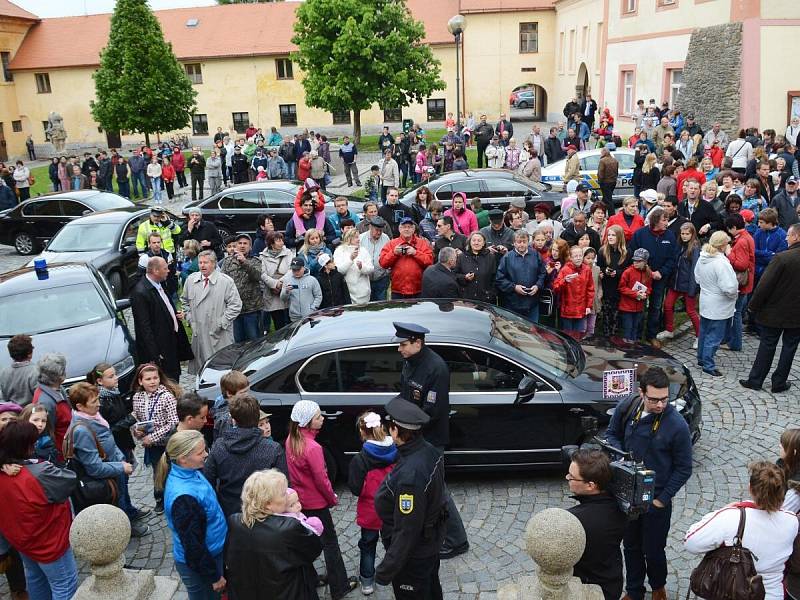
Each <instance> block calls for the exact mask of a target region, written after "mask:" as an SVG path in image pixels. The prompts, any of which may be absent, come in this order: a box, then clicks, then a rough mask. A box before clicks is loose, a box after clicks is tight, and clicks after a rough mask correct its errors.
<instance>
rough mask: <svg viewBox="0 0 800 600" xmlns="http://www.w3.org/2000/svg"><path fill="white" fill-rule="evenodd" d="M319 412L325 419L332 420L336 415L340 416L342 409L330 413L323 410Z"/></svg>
mask: <svg viewBox="0 0 800 600" xmlns="http://www.w3.org/2000/svg"><path fill="white" fill-rule="evenodd" d="M321 414H322V416H323V417H325V418H326V419H331V420H333V419H335V418H337V417H341V416H342V411H340V410H337V411H336V412H332V413H326V412H323V413H321Z"/></svg>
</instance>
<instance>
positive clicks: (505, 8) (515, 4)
mask: <svg viewBox="0 0 800 600" xmlns="http://www.w3.org/2000/svg"><path fill="white" fill-rule="evenodd" d="M554 4H555V0H461V12H462V14H465V15H466V14H469V13H481V12H516V11H523V10H546V9H550V8H553V6H554Z"/></svg>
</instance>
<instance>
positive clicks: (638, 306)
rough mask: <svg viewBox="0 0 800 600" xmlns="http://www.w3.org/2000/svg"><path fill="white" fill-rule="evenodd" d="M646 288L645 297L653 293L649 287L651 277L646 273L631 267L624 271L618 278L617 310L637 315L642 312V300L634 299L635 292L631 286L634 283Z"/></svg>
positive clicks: (650, 286)
mask: <svg viewBox="0 0 800 600" xmlns="http://www.w3.org/2000/svg"><path fill="white" fill-rule="evenodd" d="M637 281H638V282H640V283H643V284H644V285H646V286H647V295H648V296H649V295H650V292H652V291H653V286H652V285H651V282H652V277H650V276H649V275H647V271H640V270H639V269H637V268H636V267H634V266H633V265H631V266H630V267H628V268H627V269H625V271H624V272H623V273H622V277H620V278H619V294H620V295H619V307H618V308H619V310H620V311H622V312H631V313H639V312H642V311H643V310H644V303H645V301H644V300H637V299H636V292H634V291H633V284H634V283H636V282H637Z"/></svg>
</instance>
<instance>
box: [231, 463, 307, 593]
mask: <svg viewBox="0 0 800 600" xmlns="http://www.w3.org/2000/svg"><path fill="white" fill-rule="evenodd" d="M287 488H288V482H287V481H286V476H285V475H284V474H283V473H281V472H280V471H278V470H276V469H268V470H265V471H256V472H255V473H253V474H252V475H250V477H248V478H247V480H246V481H245V482H244V487H243V488H242V512H241V513H236V514H233V515H231V516H230V517H229V518H228V528H229V535H228V545H227V552H226V561H227V564H228V575H229V577H230V583H229V585H228V588H229V590H230V592H231V596H232V597H235V598H236V600H261V599H262V598H270V599H274V600H317V599H318V598H319V596H318V595H317V589H316V581H317V573H316V571H315V570H314V560H315V559H316V558H317V557H318V556H319V555H320V552H322V541H321V538H320V537H319V536H318V535H315V534H314V533H313V532H312V531H311V530H309V529H308V528H306V527H304V526H303V524H302V523H301V522H300V521H298V520H297V519H295V518H293V517H288V516H283V515H281V514H280V513H283V512H286V509H287V502H288V491H287Z"/></svg>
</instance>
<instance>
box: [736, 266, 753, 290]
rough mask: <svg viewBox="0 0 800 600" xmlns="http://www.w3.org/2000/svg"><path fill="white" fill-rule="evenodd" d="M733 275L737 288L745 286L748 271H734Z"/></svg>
mask: <svg viewBox="0 0 800 600" xmlns="http://www.w3.org/2000/svg"><path fill="white" fill-rule="evenodd" d="M734 273H735V274H736V281H737V282H738V283H739V287H742V286H745V285H747V282H748V281H749V280H750V269H745V270H744V271H734Z"/></svg>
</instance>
